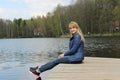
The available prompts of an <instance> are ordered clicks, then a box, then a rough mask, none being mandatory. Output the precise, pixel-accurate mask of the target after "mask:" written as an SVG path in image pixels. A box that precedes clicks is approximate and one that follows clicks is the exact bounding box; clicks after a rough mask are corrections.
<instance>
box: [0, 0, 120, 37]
mask: <svg viewBox="0 0 120 80" xmlns="http://www.w3.org/2000/svg"><path fill="white" fill-rule="evenodd" d="M70 21H76V22H77V23H78V24H79V25H80V27H81V29H82V31H83V33H84V34H88V32H89V33H93V34H97V33H101V34H102V33H114V32H116V31H118V32H119V31H120V30H119V28H120V0H77V1H76V2H75V3H74V4H71V5H68V6H62V5H60V4H59V5H58V6H57V7H56V8H55V10H54V11H53V12H48V13H47V15H46V16H37V17H32V18H30V19H27V20H26V19H22V18H19V19H14V20H13V21H11V20H4V19H0V38H28V37H29V38H32V37H60V36H61V35H65V34H68V33H69V30H68V24H69V22H70Z"/></svg>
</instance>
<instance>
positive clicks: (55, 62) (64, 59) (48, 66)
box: [39, 56, 70, 73]
mask: <svg viewBox="0 0 120 80" xmlns="http://www.w3.org/2000/svg"><path fill="white" fill-rule="evenodd" d="M59 63H70V61H69V59H68V56H64V57H62V58H57V59H55V60H52V61H50V62H48V63H47V64H45V65H42V66H41V67H40V68H39V71H40V73H42V72H44V71H46V70H50V69H52V68H53V67H55V66H56V65H58V64H59Z"/></svg>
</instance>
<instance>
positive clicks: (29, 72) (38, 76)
mask: <svg viewBox="0 0 120 80" xmlns="http://www.w3.org/2000/svg"><path fill="white" fill-rule="evenodd" d="M29 73H30V74H32V75H34V76H35V77H37V78H38V77H40V76H38V75H35V74H33V73H32V72H31V71H29Z"/></svg>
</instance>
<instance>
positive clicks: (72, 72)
mask: <svg viewBox="0 0 120 80" xmlns="http://www.w3.org/2000/svg"><path fill="white" fill-rule="evenodd" d="M47 80H120V59H114V58H94V57H86V58H85V60H84V63H82V64H59V65H57V66H56V67H55V68H54V69H53V71H52V72H51V73H50V75H49V76H48V78H47Z"/></svg>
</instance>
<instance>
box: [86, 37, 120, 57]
mask: <svg viewBox="0 0 120 80" xmlns="http://www.w3.org/2000/svg"><path fill="white" fill-rule="evenodd" d="M85 48H86V50H85V53H86V56H94V57H112V58H120V38H119V37H114V38H112V37H103V38H87V41H86V47H85Z"/></svg>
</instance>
